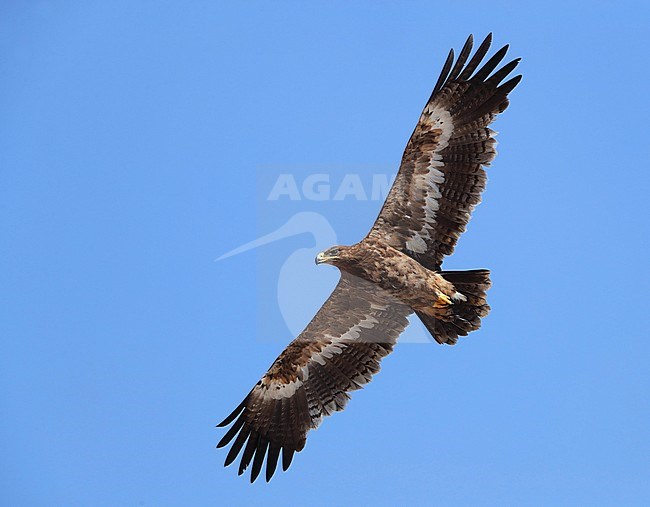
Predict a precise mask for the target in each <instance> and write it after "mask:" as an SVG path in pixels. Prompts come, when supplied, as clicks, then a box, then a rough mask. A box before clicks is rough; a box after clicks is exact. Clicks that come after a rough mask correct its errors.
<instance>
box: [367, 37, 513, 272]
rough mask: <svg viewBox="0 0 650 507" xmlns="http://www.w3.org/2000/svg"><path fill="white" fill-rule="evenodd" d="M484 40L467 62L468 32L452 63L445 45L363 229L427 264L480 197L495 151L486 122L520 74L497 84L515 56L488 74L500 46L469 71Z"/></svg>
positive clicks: (442, 251)
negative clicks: (381, 199) (383, 193)
mask: <svg viewBox="0 0 650 507" xmlns="http://www.w3.org/2000/svg"><path fill="white" fill-rule="evenodd" d="M491 42H492V34H490V35H488V36H487V38H486V39H485V40H484V41H483V42H482V43H481V45H480V46H479V48H478V49H477V50H476V53H474V56H472V58H471V59H470V60H469V62H468V58H469V56H470V53H471V51H472V44H473V38H472V36H471V35H470V36H469V38H468V39H467V42H466V43H465V45H464V46H463V49H462V50H461V52H460V55H459V56H458V60H456V62H455V63H454V51H453V49H452V50H451V51H450V53H449V56H448V58H447V61H446V62H445V65H444V67H443V70H442V73H441V74H440V77H439V78H438V82H437V83H436V86H435V88H434V90H433V93H432V94H431V97H430V98H429V101H428V102H427V105H426V106H425V108H424V111H423V112H422V115H421V116H420V120H419V121H418V124H417V126H416V127H415V131H414V132H413V135H412V136H411V138H410V140H409V142H408V144H407V145H406V149H405V151H404V155H403V157H402V163H401V166H400V169H399V172H398V174H397V177H396V179H395V183H394V184H393V187H392V188H391V191H390V193H389V194H388V197H387V198H386V202H385V203H384V206H383V208H382V210H381V212H380V214H379V216H378V217H377V220H376V222H375V224H374V225H373V227H372V229H371V231H370V233H369V236H371V237H375V238H377V239H380V240H382V241H386V242H388V243H389V244H390V245H392V246H393V247H395V248H398V249H399V250H401V251H402V252H404V253H406V254H407V255H409V256H411V257H413V258H415V259H416V260H418V261H419V262H420V263H421V264H423V265H424V266H425V267H427V268H429V269H433V270H439V269H440V265H441V263H442V260H443V257H444V256H445V255H449V254H451V253H452V252H453V250H454V247H455V245H456V242H457V241H458V238H459V237H460V235H461V234H462V233H463V231H464V230H465V227H466V225H467V222H469V219H470V214H471V212H472V210H473V209H474V207H475V206H476V205H477V204H478V203H479V202H480V200H481V193H482V192H483V190H484V189H485V183H486V174H485V169H484V168H485V166H487V165H489V164H490V162H491V161H492V159H494V157H495V156H496V150H495V145H496V141H495V139H494V137H495V135H496V132H494V131H493V130H491V129H489V128H488V126H489V125H490V124H491V123H492V122H493V121H494V119H495V117H496V115H497V114H498V113H501V112H502V111H504V110H505V109H506V107H507V106H508V93H510V91H512V89H513V88H514V87H515V86H516V85H517V83H519V81H520V80H521V75H519V76H516V77H514V78H512V79H510V80H509V81H506V82H505V83H503V84H501V82H502V81H503V80H504V79H505V78H506V76H508V74H510V73H511V72H512V71H513V69H514V68H515V67H516V66H517V64H518V63H519V60H520V59H519V58H517V59H515V60H513V61H511V62H510V63H508V64H506V65H504V66H503V67H501V68H500V69H499V70H497V71H496V72H494V74H492V75H490V74H491V73H492V71H493V70H494V69H496V67H497V66H498V65H499V64H500V62H501V61H502V60H503V58H504V57H505V54H506V51H507V50H508V46H504V47H503V48H501V49H500V50H499V51H497V53H496V54H495V55H494V56H493V57H492V58H490V59H489V60H488V61H487V62H486V63H485V64H484V65H483V66H482V67H481V68H480V69H479V70H478V71H477V72H476V73H474V71H475V70H476V69H477V68H478V66H479V65H480V63H481V61H482V60H483V58H484V57H485V55H486V53H487V52H488V49H489V48H490V44H491ZM452 67H453V68H452Z"/></svg>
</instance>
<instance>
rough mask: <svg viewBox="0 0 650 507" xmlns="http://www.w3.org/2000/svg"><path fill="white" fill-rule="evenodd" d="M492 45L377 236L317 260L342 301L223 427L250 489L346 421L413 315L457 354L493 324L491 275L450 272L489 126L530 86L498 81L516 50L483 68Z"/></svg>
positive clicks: (468, 70) (418, 153)
mask: <svg viewBox="0 0 650 507" xmlns="http://www.w3.org/2000/svg"><path fill="white" fill-rule="evenodd" d="M491 42H492V35H491V34H490V35H488V36H487V37H486V39H485V40H484V41H483V42H482V43H481V44H480V46H479V47H478V49H477V50H476V52H475V53H474V55H473V56H471V58H470V54H471V51H472V45H473V38H472V36H471V35H470V37H469V38H468V39H467V42H465V45H464V46H463V48H462V50H461V51H460V54H459V56H458V59H456V60H454V51H453V49H452V50H451V51H450V52H449V56H448V57H447V60H446V61H445V64H444V66H443V69H442V72H441V74H440V77H439V78H438V81H437V83H436V85H435V87H434V89H433V93H432V94H431V97H430V98H429V100H428V101H427V103H426V106H425V107H424V111H423V112H422V114H421V116H420V119H419V121H418V123H417V125H416V127H415V131H414V132H413V134H412V136H411V138H410V140H409V141H408V144H407V145H406V150H405V151H404V155H403V158H402V162H401V165H400V169H399V172H398V174H397V177H396V179H395V182H394V184H393V186H392V188H391V190H390V192H389V194H388V197H387V198H386V202H385V203H384V205H383V207H382V209H381V212H380V213H379V216H378V217H377V220H376V221H375V224H374V225H373V227H372V229H371V230H370V232H369V234H368V235H367V236H366V237H365V238H364V239H363V240H362V241H361V242H359V243H357V244H355V245H352V246H335V247H332V248H330V249H328V250H326V251H324V252H322V253H320V254H319V255H318V256H317V258H316V262H317V263H328V264H332V265H334V266H337V267H338V268H339V269H340V273H341V278H340V281H339V283H338V285H337V286H336V288H335V289H334V292H332V294H331V295H330V297H329V298H328V299H327V301H326V302H325V303H324V304H323V306H322V307H321V309H320V310H319V311H318V313H317V314H316V315H315V316H314V318H313V320H312V321H311V322H310V323H309V324H308V325H307V327H306V329H305V330H304V331H303V332H302V333H301V334H300V335H299V336H298V337H297V338H296V339H295V340H294V341H293V342H291V344H289V346H288V347H287V348H286V349H285V350H284V351H283V352H282V353H281V354H280V356H279V357H278V358H277V359H276V360H275V362H274V363H273V364H272V365H271V367H270V369H269V370H268V371H267V372H266V374H265V375H264V376H263V377H262V378H261V380H260V381H259V382H257V384H256V385H255V386H254V387H253V389H252V390H251V391H250V392H249V393H248V395H247V396H246V398H245V399H244V400H243V401H242V402H241V404H240V405H239V406H238V407H237V408H236V409H235V410H234V411H233V412H232V413H231V414H230V415H229V416H228V417H227V418H226V419H225V420H224V421H223V422H221V423H220V424H219V426H227V425H229V424H231V423H233V422H234V424H233V425H232V427H231V428H230V429H229V430H228V431H227V433H226V434H225V436H224V437H223V438H222V439H221V441H220V442H219V443H218V445H217V447H223V446H226V445H227V444H229V443H231V442H233V443H232V447H231V448H230V451H229V452H228V454H227V456H226V461H225V465H226V466H228V465H229V464H231V463H232V462H233V461H234V460H235V459H236V458H237V456H238V454H239V453H240V452H241V450H242V449H243V455H242V458H241V461H240V465H239V474H242V473H243V472H244V471H245V470H246V468H247V467H248V466H249V464H250V463H251V461H252V470H251V477H250V480H251V482H253V481H254V480H255V479H256V478H257V477H258V475H259V473H260V471H261V469H262V465H263V463H264V460H265V458H266V480H267V481H268V480H270V479H271V476H272V475H273V473H274V472H275V470H276V467H277V463H278V460H279V459H280V454H282V467H283V469H284V470H286V469H287V468H288V467H289V465H290V463H291V460H292V457H293V455H294V453H295V452H297V451H300V450H302V449H303V447H304V445H305V441H306V435H307V432H308V431H309V430H310V429H314V428H317V427H318V425H319V424H320V423H321V420H322V418H323V416H327V415H330V414H331V413H332V412H335V411H338V410H342V409H343V408H344V407H345V404H346V402H347V400H348V399H349V394H348V393H349V392H350V391H354V390H355V389H359V388H360V387H361V386H363V385H364V384H366V383H367V382H369V381H370V380H371V378H372V375H373V374H375V373H377V371H379V363H380V361H381V359H382V358H384V357H385V356H386V355H388V354H389V353H390V352H391V351H392V350H393V346H394V345H395V343H396V340H397V337H398V336H399V335H400V333H401V332H402V331H403V330H404V328H405V327H406V326H407V325H408V320H407V317H408V316H409V315H411V314H412V313H415V314H416V315H417V316H418V317H419V318H420V319H421V320H422V322H423V323H424V325H425V326H426V327H427V329H428V330H429V331H430V332H431V334H432V336H433V338H434V339H435V340H436V341H437V342H439V343H444V344H449V345H453V344H454V343H456V341H457V340H458V337H459V336H465V335H467V333H469V332H470V331H474V330H476V329H478V328H479V326H480V324H481V318H482V317H484V316H485V315H487V313H488V311H489V309H490V308H489V306H488V304H487V302H486V295H485V293H486V291H487V289H488V288H489V286H490V278H489V271H487V270H473V271H442V270H441V265H442V261H443V258H444V257H445V256H447V255H449V254H451V253H452V252H453V250H454V247H455V245H456V242H457V241H458V238H459V236H460V235H461V234H462V232H463V231H464V230H465V226H466V225H467V223H468V221H469V219H470V214H471V212H472V210H473V209H474V207H475V206H476V205H477V204H478V203H479V201H480V200H481V193H482V191H483V190H484V188H485V183H486V173H485V167H486V166H488V165H489V164H490V162H491V161H492V160H493V159H494V157H495V155H496V151H495V145H496V141H495V135H496V133H495V132H494V131H493V130H491V129H490V128H489V125H490V124H491V123H492V122H493V121H494V119H495V117H496V116H497V114H499V113H501V112H502V111H504V110H505V109H506V107H507V106H508V94H509V93H510V92H511V91H512V89H513V88H514V87H515V86H516V85H517V84H518V83H519V81H520V80H521V75H518V76H516V77H513V78H511V79H509V80H507V81H505V82H503V81H504V79H505V78H506V77H507V76H508V75H509V74H510V73H511V72H512V71H513V69H514V68H515V67H516V66H517V64H518V63H519V58H517V59H515V60H512V61H511V62H509V63H507V64H505V65H503V66H502V67H500V68H499V69H498V70H496V71H495V69H497V67H498V66H499V64H500V63H501V61H502V60H503V59H504V57H505V55H506V51H507V50H508V46H504V47H503V48H501V49H500V50H499V51H497V52H496V53H495V54H494V56H492V57H491V58H490V59H489V60H488V61H487V62H485V63H484V64H483V65H482V66H481V67H480V68H479V65H480V64H481V62H482V60H483V59H484V57H485V56H486V54H487V52H488V49H489V48H490V44H491Z"/></svg>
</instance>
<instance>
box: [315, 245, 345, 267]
mask: <svg viewBox="0 0 650 507" xmlns="http://www.w3.org/2000/svg"><path fill="white" fill-rule="evenodd" d="M347 248H348V247H345V246H333V247H331V248H328V249H327V250H325V251H324V252H321V253H319V254H318V255H317V256H316V264H332V265H334V266H336V264H337V262H338V261H341V260H344V259H345V258H346V250H347Z"/></svg>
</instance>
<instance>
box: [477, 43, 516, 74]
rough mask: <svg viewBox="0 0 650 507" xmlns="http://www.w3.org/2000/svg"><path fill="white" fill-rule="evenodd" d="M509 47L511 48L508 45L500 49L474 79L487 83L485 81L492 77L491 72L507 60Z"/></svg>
mask: <svg viewBox="0 0 650 507" xmlns="http://www.w3.org/2000/svg"><path fill="white" fill-rule="evenodd" d="M509 47H510V46H509V45H508V44H506V45H505V46H503V47H502V48H501V49H499V51H497V52H496V53H494V55H493V56H492V58H490V59H489V60H488V61H487V62H486V63H485V65H483V67H482V68H481V69H480V70H479V71H478V72H477V73H476V74H475V75H474V77H473V78H472V79H476V80H477V81H485V79H486V78H487V77H488V76H489V75H490V72H492V71H493V70H494V69H496V67H497V65H499V63H501V60H503V59H504V58H505V56H506V53H507V52H508V48H509Z"/></svg>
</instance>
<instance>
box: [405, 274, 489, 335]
mask: <svg viewBox="0 0 650 507" xmlns="http://www.w3.org/2000/svg"><path fill="white" fill-rule="evenodd" d="M440 274H441V275H442V276H443V277H444V278H445V280H447V281H449V282H451V283H453V284H454V287H456V290H457V291H458V292H460V293H461V294H462V295H463V296H465V297H464V300H463V299H461V298H453V299H454V303H453V305H452V311H453V317H452V318H451V319H450V320H449V321H443V320H439V319H436V318H435V317H431V316H429V315H426V314H424V313H422V312H416V314H417V316H418V317H420V320H421V321H422V323H423V324H424V325H425V327H426V328H427V330H428V331H429V332H430V333H431V336H433V338H434V339H435V340H436V341H437V342H438V343H446V344H448V345H454V344H455V343H456V342H457V341H458V337H459V336H466V335H467V334H468V333H469V332H471V331H475V330H476V329H478V328H479V327H481V317H485V316H486V315H487V314H488V313H489V311H490V307H489V306H488V304H487V296H486V292H487V290H488V289H489V288H490V285H491V282H490V271H489V270H487V269H474V270H470V271H441V272H440Z"/></svg>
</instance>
